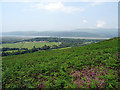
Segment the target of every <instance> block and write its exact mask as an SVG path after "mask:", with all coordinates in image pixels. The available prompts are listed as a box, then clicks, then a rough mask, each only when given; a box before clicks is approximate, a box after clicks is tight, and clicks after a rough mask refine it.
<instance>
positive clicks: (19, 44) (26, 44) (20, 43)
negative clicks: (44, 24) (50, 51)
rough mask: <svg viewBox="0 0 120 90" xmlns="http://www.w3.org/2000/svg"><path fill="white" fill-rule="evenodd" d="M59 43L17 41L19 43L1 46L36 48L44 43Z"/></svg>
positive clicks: (55, 43)
mask: <svg viewBox="0 0 120 90" xmlns="http://www.w3.org/2000/svg"><path fill="white" fill-rule="evenodd" d="M59 44H60V42H19V43H7V44H2V47H8V48H28V49H31V48H33V46H35V47H36V48H38V47H42V46H44V45H48V46H53V45H59Z"/></svg>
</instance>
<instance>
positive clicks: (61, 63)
mask: <svg viewBox="0 0 120 90" xmlns="http://www.w3.org/2000/svg"><path fill="white" fill-rule="evenodd" d="M117 42H118V41H117V39H116V38H115V39H111V40H107V41H101V42H99V43H95V44H91V45H87V46H82V47H74V48H68V49H62V50H48V51H38V52H34V53H28V54H23V55H17V56H6V57H3V58H2V59H3V62H2V65H3V68H2V69H3V73H2V78H3V82H2V83H3V87H6V88H9V87H14V88H18V87H28V88H32V87H36V88H49V87H54V88H55V87H56V88H62V87H64V88H68V87H70V88H75V87H82V88H83V87H84V88H86V87H92V88H96V87H111V88H112V87H116V88H117V87H119V83H118V78H119V76H118V74H119V73H118V71H119V70H120V68H119V66H120V63H119V61H120V60H117V57H116V52H117V50H118V48H117V45H118V44H117ZM117 53H118V52H117ZM88 71H90V72H88ZM119 72H120V71H119ZM96 77H98V78H96ZM96 81H97V82H96Z"/></svg>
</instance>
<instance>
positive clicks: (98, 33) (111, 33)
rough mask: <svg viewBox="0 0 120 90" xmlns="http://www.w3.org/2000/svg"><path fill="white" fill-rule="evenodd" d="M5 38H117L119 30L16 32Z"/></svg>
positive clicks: (7, 33) (5, 33)
mask: <svg viewBox="0 0 120 90" xmlns="http://www.w3.org/2000/svg"><path fill="white" fill-rule="evenodd" d="M2 35H3V36H6V35H17V36H53V37H106V38H112V37H117V35H118V33H117V29H78V30H73V31H43V32H37V31H29V32H27V31H16V32H3V33H2Z"/></svg>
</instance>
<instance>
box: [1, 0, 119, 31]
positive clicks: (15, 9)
mask: <svg viewBox="0 0 120 90" xmlns="http://www.w3.org/2000/svg"><path fill="white" fill-rule="evenodd" d="M1 5H2V31H3V32H7V31H49V30H51V31H59V30H62V31H63V30H66V31H67V30H75V29H79V28H117V26H118V2H62V1H56V2H28V0H26V2H2V4H1Z"/></svg>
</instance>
